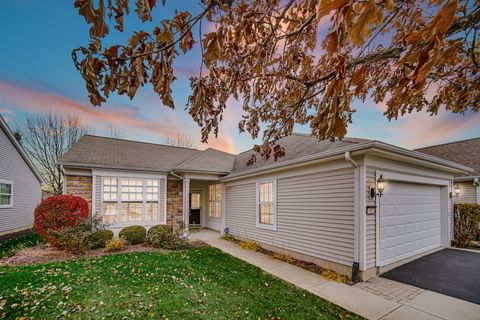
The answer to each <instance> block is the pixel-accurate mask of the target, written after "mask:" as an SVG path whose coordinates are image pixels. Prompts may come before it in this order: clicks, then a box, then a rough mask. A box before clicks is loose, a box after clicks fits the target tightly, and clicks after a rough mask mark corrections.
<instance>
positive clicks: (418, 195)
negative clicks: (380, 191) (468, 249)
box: [380, 182, 441, 266]
mask: <svg viewBox="0 0 480 320" xmlns="http://www.w3.org/2000/svg"><path fill="white" fill-rule="evenodd" d="M440 217H441V188H440V187H439V186H432V185H421V184H412V183H403V182H389V183H388V188H387V190H385V193H384V195H383V196H382V197H381V198H380V265H381V266H384V265H387V264H390V263H393V262H396V261H399V260H402V259H405V258H408V257H411V256H414V255H416V254H419V253H422V252H426V251H428V250H431V249H434V248H436V247H439V246H440V243H441V237H440V233H441V218H440Z"/></svg>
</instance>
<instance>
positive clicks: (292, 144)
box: [231, 133, 371, 174]
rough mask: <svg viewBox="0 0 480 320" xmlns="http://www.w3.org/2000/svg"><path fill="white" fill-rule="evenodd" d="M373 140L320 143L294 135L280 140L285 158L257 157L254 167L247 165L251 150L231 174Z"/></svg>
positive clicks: (236, 159)
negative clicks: (264, 158) (266, 158)
mask: <svg viewBox="0 0 480 320" xmlns="http://www.w3.org/2000/svg"><path fill="white" fill-rule="evenodd" d="M367 141H371V140H367V139H360V138H348V137H346V138H344V139H343V140H335V141H329V140H324V141H318V138H315V137H312V136H311V135H307V134H302V133H293V134H292V135H291V136H288V137H285V138H282V139H280V140H279V145H280V146H282V147H284V148H285V152H286V153H285V156H284V157H282V158H279V159H277V161H275V159H274V157H273V155H272V156H271V157H270V159H268V160H263V159H262V158H261V156H259V155H257V159H256V161H255V163H254V164H253V165H252V166H248V165H247V161H248V160H249V159H250V157H251V156H252V154H253V150H249V151H246V152H243V153H241V154H239V155H238V156H237V157H236V158H235V164H234V167H233V170H232V172H231V174H238V173H242V172H245V171H249V170H252V169H257V168H261V167H265V166H268V165H271V164H282V163H283V162H288V161H289V160H292V159H298V158H302V157H304V156H310V155H314V154H319V153H322V152H326V151H329V150H334V149H338V148H343V147H348V146H352V145H356V144H358V143H362V142H367Z"/></svg>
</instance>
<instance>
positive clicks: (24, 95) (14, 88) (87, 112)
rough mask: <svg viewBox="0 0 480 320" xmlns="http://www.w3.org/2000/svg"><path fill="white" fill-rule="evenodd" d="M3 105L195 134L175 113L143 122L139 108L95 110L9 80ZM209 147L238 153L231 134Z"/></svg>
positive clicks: (99, 123)
mask: <svg viewBox="0 0 480 320" xmlns="http://www.w3.org/2000/svg"><path fill="white" fill-rule="evenodd" d="M0 104H4V105H9V106H14V107H16V108H18V109H21V110H24V111H27V112H35V113H48V112H51V111H52V112H56V113H60V114H64V115H71V114H76V115H78V116H79V117H80V118H82V119H83V120H84V121H85V122H86V123H88V124H89V125H92V126H95V127H98V128H104V127H105V124H113V125H116V126H118V127H120V128H123V129H126V128H130V129H133V130H140V131H143V132H146V133H153V134H158V135H161V136H169V137H175V136H176V135H177V132H179V131H180V132H186V133H187V134H189V132H188V131H191V129H190V130H189V128H188V126H187V125H186V124H185V123H183V122H182V121H179V120H178V119H177V117H176V115H175V114H174V113H173V111H172V113H171V115H169V116H165V117H164V118H162V119H159V120H148V119H142V118H140V117H139V114H138V108H127V107H118V106H117V107H115V110H112V109H111V108H109V107H108V106H103V107H100V108H97V107H92V106H89V105H87V104H85V103H83V102H78V101H74V100H71V99H69V98H67V97H64V96H61V95H58V94H54V93H50V92H44V91H40V90H35V89H31V88H27V87H22V86H19V85H15V84H11V83H8V82H5V81H0ZM0 112H1V113H9V112H10V109H7V108H2V109H0ZM207 147H213V148H216V149H219V150H222V151H225V152H235V142H234V139H233V138H232V137H231V136H230V135H229V134H228V133H227V132H223V133H222V134H221V135H220V136H219V138H218V139H214V138H212V139H211V141H209V143H208V145H207Z"/></svg>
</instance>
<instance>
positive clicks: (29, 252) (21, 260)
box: [0, 241, 207, 266]
mask: <svg viewBox="0 0 480 320" xmlns="http://www.w3.org/2000/svg"><path fill="white" fill-rule="evenodd" d="M190 245H191V247H192V248H200V247H205V246H207V245H206V244H205V243H204V242H202V241H193V242H191V244H190ZM127 252H169V251H168V250H165V249H159V248H153V247H152V246H150V245H149V244H147V243H143V244H137V245H128V246H127V247H126V248H125V250H122V251H114V252H110V251H107V250H106V249H105V248H101V249H95V250H90V251H88V252H86V253H85V254H81V255H75V254H72V253H68V252H65V251H61V250H58V249H56V248H54V247H52V246H50V245H49V244H40V245H38V246H35V247H31V248H26V249H24V250H21V251H19V252H17V253H16V254H15V255H13V256H10V257H7V258H4V259H1V260H0V265H3V266H21V265H29V264H37V263H51V262H62V261H67V260H76V259H83V258H93V257H100V256H105V255H112V254H120V253H127Z"/></svg>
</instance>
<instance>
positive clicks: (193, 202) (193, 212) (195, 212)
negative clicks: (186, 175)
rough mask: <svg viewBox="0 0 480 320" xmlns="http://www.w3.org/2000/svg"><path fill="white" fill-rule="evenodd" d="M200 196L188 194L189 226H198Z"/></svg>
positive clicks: (192, 193)
mask: <svg viewBox="0 0 480 320" xmlns="http://www.w3.org/2000/svg"><path fill="white" fill-rule="evenodd" d="M201 203H202V202H201V196H200V192H199V191H198V192H195V191H194V192H191V193H190V224H193V225H200V210H201V206H200V204H201Z"/></svg>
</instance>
